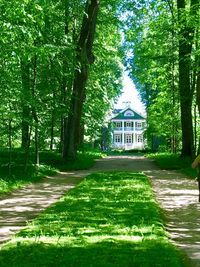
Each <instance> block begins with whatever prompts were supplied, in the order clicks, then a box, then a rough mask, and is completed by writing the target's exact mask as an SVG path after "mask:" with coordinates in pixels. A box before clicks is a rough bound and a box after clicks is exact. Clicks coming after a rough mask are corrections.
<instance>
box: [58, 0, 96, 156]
mask: <svg viewBox="0 0 200 267" xmlns="http://www.w3.org/2000/svg"><path fill="white" fill-rule="evenodd" d="M98 7H99V1H98V0H88V1H87V2H86V8H85V14H84V17H83V21H82V27H81V31H80V37H79V41H78V44H77V49H76V59H77V67H76V68H75V74H74V81H73V90H72V97H71V104H70V111H69V116H68V122H67V128H66V130H65V136H64V149H63V157H64V158H68V159H75V158H76V153H77V144H78V140H77V139H78V138H77V137H78V136H80V134H79V132H80V120H81V116H82V108H83V103H84V100H85V94H86V92H85V87H86V82H87V80H88V73H89V65H91V64H92V63H93V62H94V56H93V54H92V47H93V42H94V35H95V30H96V22H97V14H98Z"/></svg>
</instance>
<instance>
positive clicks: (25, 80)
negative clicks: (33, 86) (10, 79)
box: [21, 59, 30, 150]
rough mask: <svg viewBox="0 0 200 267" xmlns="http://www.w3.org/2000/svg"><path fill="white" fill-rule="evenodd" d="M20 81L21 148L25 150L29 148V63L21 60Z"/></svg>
mask: <svg viewBox="0 0 200 267" xmlns="http://www.w3.org/2000/svg"><path fill="white" fill-rule="evenodd" d="M21 79H22V94H21V95H22V96H21V102H22V123H21V131H22V137H21V147H22V148H23V149H24V150H27V149H28V147H29V143H30V141H29V137H30V136H29V127H30V106H29V99H30V62H27V61H26V60H25V59H21Z"/></svg>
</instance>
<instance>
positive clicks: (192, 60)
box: [122, 0, 200, 157]
mask: <svg viewBox="0 0 200 267" xmlns="http://www.w3.org/2000/svg"><path fill="white" fill-rule="evenodd" d="M199 5H200V2H199V0H191V1H190V0H166V1H162V0H160V1H138V2H134V3H133V2H132V1H124V5H123V7H122V8H123V10H124V12H125V10H126V16H124V18H123V22H124V24H125V25H126V26H125V28H124V29H125V30H124V34H125V36H126V38H125V46H126V49H127V55H128V56H127V60H126V65H127V68H128V69H129V70H130V73H131V77H132V78H133V79H134V81H135V83H136V86H137V88H138V89H139V91H140V94H141V97H142V100H143V102H144V103H145V105H146V108H147V120H148V129H147V137H148V140H149V144H150V146H152V145H153V140H154V138H155V137H160V138H161V139H162V140H163V149H164V150H166V149H168V150H170V151H172V152H176V151H178V150H181V151H182V155H183V156H190V157H193V156H194V154H195V153H197V151H198V150H199V144H200V141H199V138H200V124H199V114H200V57H199V55H200V47H199V42H200V36H199V30H200V10H199Z"/></svg>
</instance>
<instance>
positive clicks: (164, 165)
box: [147, 153, 197, 178]
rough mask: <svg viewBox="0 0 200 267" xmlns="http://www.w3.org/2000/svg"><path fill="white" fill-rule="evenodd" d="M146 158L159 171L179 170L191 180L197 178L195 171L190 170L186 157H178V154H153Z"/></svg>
mask: <svg viewBox="0 0 200 267" xmlns="http://www.w3.org/2000/svg"><path fill="white" fill-rule="evenodd" d="M147 157H149V158H152V159H154V160H155V162H156V164H157V165H158V166H159V167H160V168H161V169H165V170H179V171H181V172H182V173H184V174H186V175H188V177H191V178H195V177H196V176H197V170H194V169H192V167H191V163H192V162H191V159H190V158H188V157H180V155H179V154H171V153H154V154H149V155H147Z"/></svg>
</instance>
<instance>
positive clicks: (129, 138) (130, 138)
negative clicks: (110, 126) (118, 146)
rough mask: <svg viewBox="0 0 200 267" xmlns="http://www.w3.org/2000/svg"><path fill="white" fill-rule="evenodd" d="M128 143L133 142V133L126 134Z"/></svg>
mask: <svg viewBox="0 0 200 267" xmlns="http://www.w3.org/2000/svg"><path fill="white" fill-rule="evenodd" d="M126 143H127V144H131V143H132V135H131V134H127V135H126Z"/></svg>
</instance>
